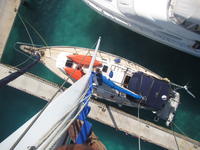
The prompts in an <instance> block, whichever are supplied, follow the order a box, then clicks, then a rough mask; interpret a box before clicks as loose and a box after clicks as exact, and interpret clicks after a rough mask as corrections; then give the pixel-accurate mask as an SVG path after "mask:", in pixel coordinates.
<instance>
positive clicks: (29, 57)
mask: <svg viewBox="0 0 200 150" xmlns="http://www.w3.org/2000/svg"><path fill="white" fill-rule="evenodd" d="M18 17H19V19H20V21H21V22H22V24H23V26H24V28H25V30H26V33H27V34H28V37H29V39H30V41H31V44H32V46H33V39H32V37H31V35H30V33H29V31H28V28H27V26H26V24H25V23H24V21H23V19H22V17H21V15H20V14H19V13H18ZM31 58H33V56H32V55H30V56H28V58H27V59H26V60H24V61H23V62H21V63H20V64H18V65H16V66H14V67H19V66H21V65H23V64H25V63H26V62H28V61H29V60H30V59H31Z"/></svg>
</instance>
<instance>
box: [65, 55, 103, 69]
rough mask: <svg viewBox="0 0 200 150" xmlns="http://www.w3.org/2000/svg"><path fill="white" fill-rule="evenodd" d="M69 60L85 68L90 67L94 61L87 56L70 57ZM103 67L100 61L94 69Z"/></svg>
mask: <svg viewBox="0 0 200 150" xmlns="http://www.w3.org/2000/svg"><path fill="white" fill-rule="evenodd" d="M67 57H68V58H69V59H71V60H72V61H73V62H75V63H77V64H80V65H83V66H87V67H88V66H89V65H90V62H91V60H92V56H86V55H68V56H67ZM99 66H102V63H101V62H100V61H98V60H95V62H94V67H99Z"/></svg>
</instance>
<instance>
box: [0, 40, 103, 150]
mask: <svg viewBox="0 0 200 150" xmlns="http://www.w3.org/2000/svg"><path fill="white" fill-rule="evenodd" d="M99 43H100V39H99V40H98V43H97V46H96V50H95V52H94V55H93V57H92V61H91V63H90V66H89V69H88V71H87V73H86V74H85V75H84V76H83V77H82V78H81V79H80V80H78V81H77V82H75V83H74V84H73V85H72V86H71V87H70V88H68V89H67V90H66V91H64V92H63V93H62V94H61V95H59V96H58V97H56V98H55V99H54V100H52V101H50V102H49V103H48V104H47V106H46V107H45V108H44V109H43V110H41V111H40V112H39V113H37V114H36V115H34V116H33V117H32V118H31V119H30V120H28V121H27V122H26V123H25V124H24V125H23V126H21V127H20V128H19V129H17V130H16V131H15V132H14V133H13V134H11V135H10V136H9V137H7V138H6V139H5V140H4V141H3V142H1V143H0V149H1V150H25V149H31V150H33V149H37V150H44V149H55V148H57V147H58V146H60V145H61V143H63V140H64V139H65V138H64V137H65V136H66V130H67V129H68V128H69V126H70V125H71V123H72V122H73V121H74V120H75V119H76V118H77V116H78V115H79V114H80V112H81V111H82V110H83V108H84V106H85V105H86V104H87V102H88V100H89V99H90V96H91V94H92V87H93V86H92V82H91V81H92V74H91V72H92V68H93V64H94V61H95V58H96V53H97V50H98V47H99Z"/></svg>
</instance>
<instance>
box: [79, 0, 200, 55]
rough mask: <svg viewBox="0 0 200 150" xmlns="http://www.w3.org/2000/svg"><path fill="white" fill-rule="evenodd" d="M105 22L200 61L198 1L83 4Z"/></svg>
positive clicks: (100, 0)
mask: <svg viewBox="0 0 200 150" xmlns="http://www.w3.org/2000/svg"><path fill="white" fill-rule="evenodd" d="M83 1H84V2H85V3H86V4H87V5H88V6H89V7H90V8H92V9H93V10H95V11H96V12H97V13H99V14H101V15H103V16H105V17H106V18H108V19H110V20H112V21H114V22H116V23H118V24H120V25H122V26H124V27H126V28H128V29H130V30H132V31H134V32H137V33H139V34H142V35H144V36H146V37H148V38H150V39H153V40H155V41H157V42H160V43H163V44H166V45H168V46H171V47H173V48H176V49H177V50H180V51H182V52H185V53H188V54H191V55H194V56H197V57H200V15H199V14H200V1H199V0H149V1H148V0H83Z"/></svg>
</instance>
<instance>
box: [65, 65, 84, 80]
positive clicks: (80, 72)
mask: <svg viewBox="0 0 200 150" xmlns="http://www.w3.org/2000/svg"><path fill="white" fill-rule="evenodd" d="M64 69H65V72H66V73H67V74H68V75H69V76H70V77H71V78H73V79H75V80H79V79H80V78H81V77H82V76H83V75H84V74H85V73H84V72H83V70H82V69H80V70H78V69H74V68H69V67H65V68H64Z"/></svg>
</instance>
